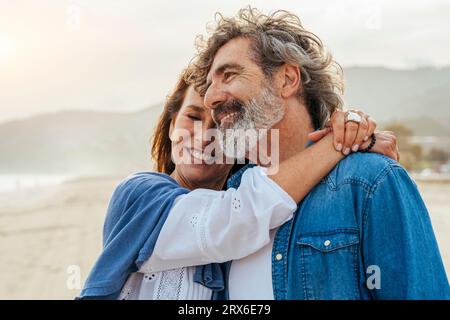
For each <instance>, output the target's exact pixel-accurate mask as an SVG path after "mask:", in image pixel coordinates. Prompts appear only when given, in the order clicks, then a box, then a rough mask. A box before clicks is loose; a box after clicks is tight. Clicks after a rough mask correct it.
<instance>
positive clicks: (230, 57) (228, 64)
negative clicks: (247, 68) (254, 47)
mask: <svg viewBox="0 0 450 320" xmlns="http://www.w3.org/2000/svg"><path fill="white" fill-rule="evenodd" d="M249 57H250V40H249V39H245V38H236V39H233V40H230V41H228V42H227V43H226V44H225V45H223V46H222V47H221V48H220V49H219V50H218V51H217V53H216V55H215V56H214V59H213V63H212V65H211V68H210V69H209V72H208V75H207V79H210V78H211V76H212V75H213V74H215V73H220V72H221V71H224V69H225V68H233V67H237V68H239V67H244V65H245V64H246V63H248V62H250V59H249Z"/></svg>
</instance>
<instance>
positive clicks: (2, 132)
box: [0, 67, 450, 175]
mask: <svg viewBox="0 0 450 320" xmlns="http://www.w3.org/2000/svg"><path fill="white" fill-rule="evenodd" d="M345 81H346V94H345V101H346V105H347V106H355V107H357V108H359V109H362V110H364V111H366V112H367V113H369V114H370V115H372V116H374V117H375V118H376V119H377V120H378V121H379V123H380V127H382V126H383V125H384V124H387V123H389V122H391V121H397V122H401V123H403V124H405V125H406V126H408V127H410V128H411V129H413V130H414V133H415V135H423V136H428V135H435V136H450V124H449V123H450V68H443V69H433V68H422V69H416V70H408V71H398V70H389V69H384V68H363V67H358V68H347V69H345ZM161 110H162V105H155V106H152V107H150V108H148V109H145V110H142V111H140V112H135V113H127V114H124V113H103V112H90V111H76V112H75V111H66V112H60V113H53V114H43V115H39V116H34V117H30V118H28V119H22V120H17V121H11V122H7V123H2V124H0V137H1V139H0V174H1V173H3V174H5V173H57V174H82V175H87V174H117V173H120V174H123V173H130V172H133V171H137V170H150V169H151V168H152V165H151V161H150V142H149V141H150V138H151V134H152V131H153V128H154V126H155V123H156V121H157V118H158V117H159V115H160V113H161Z"/></svg>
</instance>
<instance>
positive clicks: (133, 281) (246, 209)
mask: <svg viewBox="0 0 450 320" xmlns="http://www.w3.org/2000/svg"><path fill="white" fill-rule="evenodd" d="M296 208H297V204H296V203H295V201H294V200H293V199H292V198H291V197H290V196H289V195H288V194H287V193H286V192H285V191H284V190H283V189H282V188H280V186H278V185H277V184H276V183H275V182H274V181H273V180H272V179H270V178H269V177H267V175H266V174H265V171H264V170H263V169H262V168H260V167H253V168H251V169H248V170H246V171H245V172H244V174H243V176H242V180H241V184H240V186H239V188H238V189H234V188H230V189H228V190H226V191H214V190H208V189H196V190H193V191H191V192H189V193H188V194H184V195H181V196H179V197H177V199H176V200H175V202H174V205H173V206H172V209H171V210H170V212H169V216H168V218H167V220H166V222H165V223H164V226H163V228H162V230H161V232H160V234H159V236H158V239H157V241H156V245H155V248H154V250H153V253H152V255H151V257H150V258H149V259H148V260H147V261H145V263H144V264H143V265H142V267H141V268H140V270H139V271H138V272H136V273H133V274H131V275H130V277H129V278H128V280H127V282H126V284H125V285H124V287H123V289H122V292H121V294H120V296H119V299H201V300H202V299H210V298H211V294H212V292H211V290H209V289H208V288H205V287H203V286H202V285H199V284H197V283H194V282H193V275H194V272H195V267H194V266H196V265H204V264H208V263H215V262H219V263H221V262H225V261H230V260H234V259H241V258H244V257H247V256H249V255H251V254H253V253H255V252H257V251H259V250H260V249H261V248H263V247H265V246H267V245H268V244H270V243H271V237H270V230H272V229H274V228H277V227H279V226H281V225H282V224H284V223H285V222H286V221H288V220H290V219H291V218H292V216H293V213H294V212H295V210H296Z"/></svg>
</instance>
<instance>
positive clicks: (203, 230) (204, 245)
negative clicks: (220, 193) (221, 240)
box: [198, 201, 210, 252]
mask: <svg viewBox="0 0 450 320" xmlns="http://www.w3.org/2000/svg"><path fill="white" fill-rule="evenodd" d="M209 207H210V204H209V202H208V201H206V203H205V208H204V210H203V212H202V213H201V216H200V222H199V223H198V234H199V236H200V244H201V247H202V250H203V252H205V251H206V249H207V248H208V241H207V239H206V219H207V218H208V216H207V214H206V213H207V212H209Z"/></svg>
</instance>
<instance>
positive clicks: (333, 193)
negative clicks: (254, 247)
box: [219, 153, 450, 300]
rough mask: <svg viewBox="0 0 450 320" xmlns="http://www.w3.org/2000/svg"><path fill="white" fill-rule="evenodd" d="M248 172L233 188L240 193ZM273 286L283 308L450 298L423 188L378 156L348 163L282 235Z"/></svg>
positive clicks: (303, 206)
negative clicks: (290, 303) (295, 302)
mask: <svg viewBox="0 0 450 320" xmlns="http://www.w3.org/2000/svg"><path fill="white" fill-rule="evenodd" d="M247 168H248V167H247ZM245 169H246V168H243V169H241V171H239V172H237V173H236V174H235V175H234V176H233V177H231V178H230V180H229V181H228V187H238V186H239V183H240V179H241V176H242V174H243V172H244V171H245ZM229 267H230V263H228V265H227V269H226V270H227V271H226V272H228V271H229ZM272 283H273V289H274V297H275V299H279V300H283V299H449V298H450V288H449V283H448V280H447V277H446V274H445V269H444V266H443V263H442V259H441V256H440V254H439V249H438V246H437V242H436V239H435V237H434V233H433V229H432V226H431V221H430V218H429V215H428V212H427V208H426V207H425V204H424V203H423V200H422V198H421V196H420V194H419V191H418V190H417V186H416V184H415V183H414V181H413V180H411V178H410V177H409V176H408V174H407V173H406V171H405V170H404V169H403V168H402V167H401V166H400V165H399V164H398V163H397V162H395V161H393V160H391V159H389V158H387V157H384V156H381V155H377V154H372V153H370V154H368V153H355V154H352V155H350V156H348V157H346V158H345V159H344V160H342V161H341V162H340V163H339V164H338V165H337V166H336V167H335V168H334V169H333V170H332V171H331V172H330V173H329V174H328V176H327V177H325V178H324V179H323V180H322V182H320V183H319V184H318V185H317V186H316V187H315V188H314V189H313V190H312V191H311V192H310V193H309V194H308V195H307V196H306V197H305V198H304V199H303V201H302V202H301V203H300V204H299V205H298V210H297V212H296V214H295V217H294V219H292V220H291V221H289V222H287V223H285V224H284V225H283V226H281V227H280V228H279V229H278V231H277V233H276V236H275V239H274V245H273V251H272ZM220 297H222V298H227V297H228V292H227V289H225V290H224V291H223V295H222V296H219V298H220Z"/></svg>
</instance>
